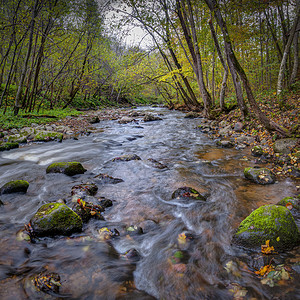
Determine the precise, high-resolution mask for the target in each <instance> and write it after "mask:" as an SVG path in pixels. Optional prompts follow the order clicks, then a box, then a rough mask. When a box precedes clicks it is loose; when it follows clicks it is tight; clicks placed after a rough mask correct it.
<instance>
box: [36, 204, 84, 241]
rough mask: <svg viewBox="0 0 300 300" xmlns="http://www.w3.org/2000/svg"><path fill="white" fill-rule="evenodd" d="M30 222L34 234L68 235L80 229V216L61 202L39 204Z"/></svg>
mask: <svg viewBox="0 0 300 300" xmlns="http://www.w3.org/2000/svg"><path fill="white" fill-rule="evenodd" d="M30 224H31V226H32V229H33V232H34V234H35V235H36V236H53V235H70V234H72V233H74V232H80V231H81V230H82V220H81V218H80V217H79V216H78V215H77V214H76V213H75V212H74V211H73V210H72V209H70V208H69V207H68V206H67V205H65V204H63V203H48V204H45V205H43V206H41V207H40V208H39V209H38V211H37V212H36V213H35V215H34V216H33V217H32V218H31V220H30Z"/></svg>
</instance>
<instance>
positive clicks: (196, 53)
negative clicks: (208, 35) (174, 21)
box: [176, 0, 212, 116]
mask: <svg viewBox="0 0 300 300" xmlns="http://www.w3.org/2000/svg"><path fill="white" fill-rule="evenodd" d="M182 2H184V0H177V1H176V5H177V14H178V17H179V20H180V24H181V27H182V30H183V33H184V37H185V40H186V42H187V45H188V48H189V51H190V53H191V56H192V61H193V70H194V73H195V75H196V79H197V83H198V86H199V90H200V93H201V96H202V99H203V103H204V114H205V115H206V116H209V113H210V109H211V105H212V103H211V97H210V94H209V93H208V91H207V89H206V86H205V83H204V76H203V68H202V60H201V55H200V50H199V46H198V41H197V35H196V27H195V21H194V17H193V11H192V6H191V2H190V0H187V5H188V15H189V20H190V27H191V32H190V29H189V27H188V26H189V25H188V21H187V19H188V17H187V11H186V9H185V7H184V3H182Z"/></svg>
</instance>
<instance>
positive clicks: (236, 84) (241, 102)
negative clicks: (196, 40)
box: [209, 19, 248, 119]
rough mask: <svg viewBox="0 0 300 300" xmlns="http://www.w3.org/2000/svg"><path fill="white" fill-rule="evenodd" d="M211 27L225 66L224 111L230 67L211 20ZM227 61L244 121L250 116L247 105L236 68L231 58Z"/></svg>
mask: <svg viewBox="0 0 300 300" xmlns="http://www.w3.org/2000/svg"><path fill="white" fill-rule="evenodd" d="M209 27H210V31H211V35H212V38H213V40H214V43H215V46H216V48H217V52H218V55H219V58H220V61H221V63H222V65H223V68H224V70H225V72H224V76H223V82H222V88H221V92H220V107H221V109H223V108H224V97H225V88H226V81H227V78H228V67H227V64H226V62H225V60H224V58H223V55H222V52H221V48H220V44H219V42H218V38H217V34H216V32H215V29H214V26H213V23H212V20H211V19H210V20H209ZM227 60H228V65H229V69H230V73H231V76H232V81H233V85H234V89H235V94H236V99H237V103H238V106H239V108H240V111H241V114H242V119H245V117H246V116H247V115H248V108H247V106H246V104H245V100H244V96H243V91H242V87H241V83H240V81H239V78H238V75H237V73H236V70H235V69H234V67H233V65H232V63H231V60H230V58H227Z"/></svg>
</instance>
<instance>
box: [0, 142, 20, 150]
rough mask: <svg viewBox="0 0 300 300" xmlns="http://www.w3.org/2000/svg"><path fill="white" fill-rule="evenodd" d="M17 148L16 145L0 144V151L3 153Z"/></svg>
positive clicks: (17, 145)
mask: <svg viewBox="0 0 300 300" xmlns="http://www.w3.org/2000/svg"><path fill="white" fill-rule="evenodd" d="M15 148H19V144H18V143H2V144H0V151H5V150H10V149H15Z"/></svg>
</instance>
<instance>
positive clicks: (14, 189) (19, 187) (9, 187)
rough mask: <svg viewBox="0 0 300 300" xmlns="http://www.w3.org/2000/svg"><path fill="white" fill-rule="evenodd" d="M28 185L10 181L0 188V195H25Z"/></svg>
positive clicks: (18, 181) (23, 182)
mask: <svg viewBox="0 0 300 300" xmlns="http://www.w3.org/2000/svg"><path fill="white" fill-rule="evenodd" d="M28 187H29V183H28V182H27V181H25V180H12V181H9V182H7V183H5V184H4V185H3V186H2V187H1V188H0V194H12V193H26V192H27V189H28Z"/></svg>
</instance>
